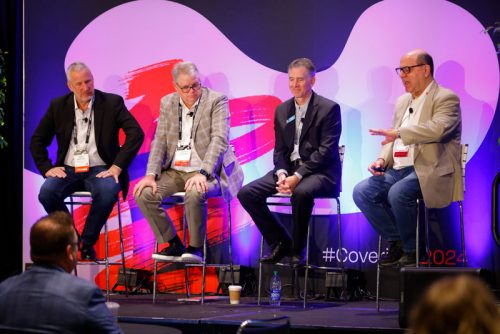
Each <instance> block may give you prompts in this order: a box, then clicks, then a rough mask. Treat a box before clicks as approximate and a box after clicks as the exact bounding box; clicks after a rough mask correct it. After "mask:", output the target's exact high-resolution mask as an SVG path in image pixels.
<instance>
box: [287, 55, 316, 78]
mask: <svg viewBox="0 0 500 334" xmlns="http://www.w3.org/2000/svg"><path fill="white" fill-rule="evenodd" d="M301 66H304V67H305V68H306V70H307V72H309V76H310V77H311V78H312V77H314V76H315V75H316V67H315V66H314V64H313V62H312V61H311V59H309V58H297V59H295V60H293V61H292V62H291V63H290V65H288V70H290V69H291V68H293V67H301Z"/></svg>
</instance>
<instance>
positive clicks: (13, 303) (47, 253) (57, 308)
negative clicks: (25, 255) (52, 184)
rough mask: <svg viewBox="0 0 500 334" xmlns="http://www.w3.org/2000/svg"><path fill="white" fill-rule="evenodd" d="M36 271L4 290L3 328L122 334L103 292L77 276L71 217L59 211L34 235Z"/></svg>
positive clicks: (0, 293)
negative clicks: (107, 305)
mask: <svg viewBox="0 0 500 334" xmlns="http://www.w3.org/2000/svg"><path fill="white" fill-rule="evenodd" d="M30 246H31V259H32V261H33V263H34V264H33V265H32V266H31V267H30V268H29V269H28V270H26V271H25V272H24V273H22V274H20V275H17V276H13V277H11V278H9V279H7V280H5V281H4V282H2V283H1V284H0V325H4V326H10V327H14V328H19V329H33V330H45V331H47V332H51V333H121V332H122V331H121V330H120V328H119V327H118V325H117V323H116V321H115V319H114V318H113V316H112V314H111V312H110V311H109V310H108V308H107V307H106V304H105V298H104V296H103V294H102V292H101V290H100V289H99V288H98V287H97V286H96V285H95V284H92V283H90V282H88V281H86V280H84V279H81V278H78V277H76V276H75V275H72V274H71V272H72V271H73V269H74V268H75V266H76V263H77V254H78V238H77V235H76V232H75V229H74V227H73V220H72V218H71V216H70V215H69V214H68V213H66V212H62V211H55V212H53V213H51V214H49V215H48V216H45V217H43V218H41V219H40V220H38V221H37V222H36V223H35V224H34V225H33V226H32V228H31V232H30Z"/></svg>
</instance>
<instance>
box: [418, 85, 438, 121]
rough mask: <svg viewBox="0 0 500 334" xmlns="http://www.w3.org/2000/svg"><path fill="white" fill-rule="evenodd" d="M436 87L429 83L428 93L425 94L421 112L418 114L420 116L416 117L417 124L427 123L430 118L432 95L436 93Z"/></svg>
mask: <svg viewBox="0 0 500 334" xmlns="http://www.w3.org/2000/svg"><path fill="white" fill-rule="evenodd" d="M436 89H437V85H436V82H435V81H433V82H432V83H431V87H430V88H429V93H427V96H426V97H425V101H424V104H423V105H422V111H421V112H420V115H419V116H418V122H417V123H418V124H420V123H422V122H427V121H428V120H430V119H431V118H432V112H433V110H432V100H433V98H434V94H435V93H436Z"/></svg>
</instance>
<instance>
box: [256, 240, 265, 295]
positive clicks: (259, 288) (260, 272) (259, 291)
mask: <svg viewBox="0 0 500 334" xmlns="http://www.w3.org/2000/svg"><path fill="white" fill-rule="evenodd" d="M263 252H264V237H260V257H259V286H258V288H257V290H258V292H257V305H260V297H261V287H262V262H260V258H262V255H263Z"/></svg>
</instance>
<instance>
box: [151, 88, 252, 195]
mask: <svg viewBox="0 0 500 334" xmlns="http://www.w3.org/2000/svg"><path fill="white" fill-rule="evenodd" d="M202 90H203V91H202V94H201V100H200V104H199V107H198V109H197V111H196V115H195V116H194V124H193V141H194V146H195V149H196V152H197V153H198V155H199V157H200V159H201V160H202V164H201V168H202V169H204V170H205V171H207V172H208V174H210V175H211V177H215V178H217V179H218V180H219V183H220V186H221V191H222V195H223V196H224V198H225V199H226V200H230V199H231V198H233V197H234V196H235V195H236V194H237V192H238V190H239V189H240V188H241V185H242V183H243V171H242V169H241V167H240V165H239V163H238V160H237V159H236V156H235V155H234V152H233V150H232V149H231V148H230V147H229V127H230V123H229V117H230V116H229V107H228V100H227V97H226V96H224V95H223V94H221V93H218V92H215V91H213V90H211V89H208V88H202ZM179 100H180V97H179V94H177V93H172V94H169V95H166V96H164V97H163V98H162V99H161V103H160V118H159V119H158V126H157V128H156V133H155V137H154V139H153V142H152V143H151V152H150V153H149V160H148V167H147V171H146V173H154V174H156V175H160V173H161V171H162V170H166V169H168V168H170V165H171V162H172V159H173V157H174V153H175V150H176V147H177V142H178V139H179V114H178V112H179ZM163 162H164V163H163Z"/></svg>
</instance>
